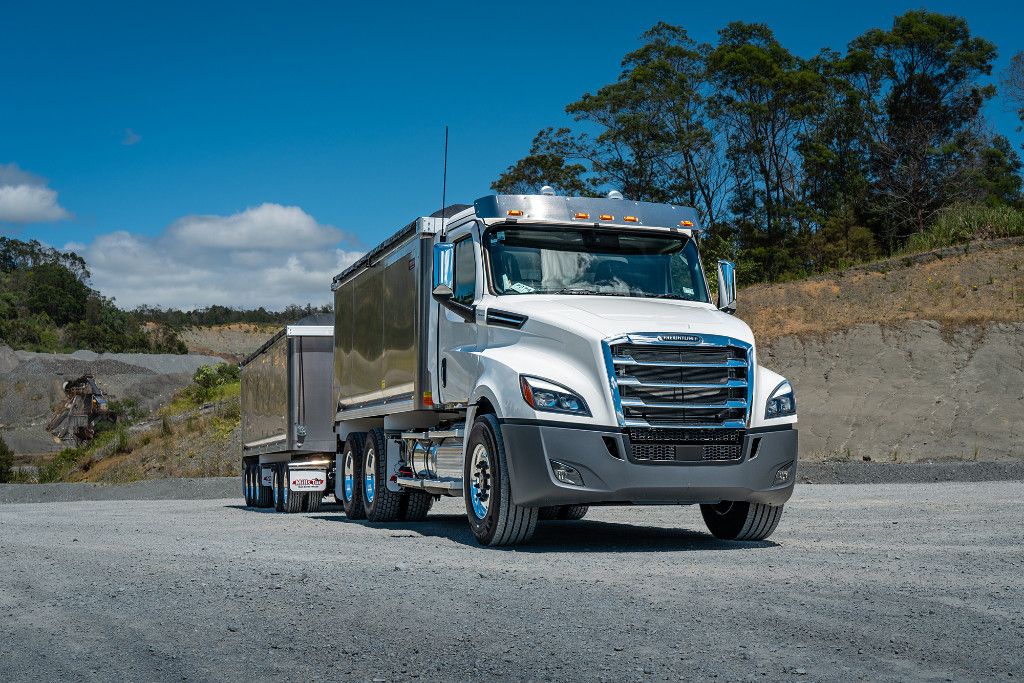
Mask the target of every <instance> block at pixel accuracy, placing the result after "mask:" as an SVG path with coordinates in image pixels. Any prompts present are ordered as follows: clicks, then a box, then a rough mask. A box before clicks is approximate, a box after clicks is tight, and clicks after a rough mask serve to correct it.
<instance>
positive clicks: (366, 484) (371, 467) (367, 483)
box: [363, 450, 377, 503]
mask: <svg viewBox="0 0 1024 683" xmlns="http://www.w3.org/2000/svg"><path fill="white" fill-rule="evenodd" d="M376 460H377V459H376V457H375V453H374V452H373V451H372V450H371V451H368V452H367V453H366V461H365V463H364V464H363V468H364V470H365V472H364V475H365V476H364V477H363V491H364V492H365V493H366V502H367V503H372V502H373V498H374V496H375V495H376V493H377V473H376V470H377V463H376Z"/></svg>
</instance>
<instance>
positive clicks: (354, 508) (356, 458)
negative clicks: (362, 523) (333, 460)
mask: <svg viewBox="0 0 1024 683" xmlns="http://www.w3.org/2000/svg"><path fill="white" fill-rule="evenodd" d="M365 443H366V435H365V434H363V433H361V432H352V433H351V434H349V435H348V438H347V439H345V444H344V445H343V446H342V447H341V459H340V462H339V463H337V466H336V468H335V469H336V474H335V476H337V477H341V494H342V495H341V498H339V499H338V502H339V503H341V507H343V508H344V509H345V516H346V517H348V518H349V519H366V508H364V507H363V446H364V445H365Z"/></svg>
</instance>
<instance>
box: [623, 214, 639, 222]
mask: <svg viewBox="0 0 1024 683" xmlns="http://www.w3.org/2000/svg"><path fill="white" fill-rule="evenodd" d="M622 220H624V221H626V222H627V223H639V222H640V219H639V218H637V217H636V216H623V217H622Z"/></svg>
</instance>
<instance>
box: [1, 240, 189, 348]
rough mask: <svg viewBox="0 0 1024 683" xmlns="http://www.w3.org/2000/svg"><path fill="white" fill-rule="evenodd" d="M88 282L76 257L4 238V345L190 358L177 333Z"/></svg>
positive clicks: (2, 318) (75, 255)
mask: <svg viewBox="0 0 1024 683" xmlns="http://www.w3.org/2000/svg"><path fill="white" fill-rule="evenodd" d="M88 277H89V271H88V269H87V268H86V265H85V261H84V260H83V259H82V258H81V257H80V256H78V255H77V254H74V253H72V252H62V251H57V250H55V249H51V248H49V247H43V246H42V245H41V244H39V243H38V242H35V241H33V242H21V241H19V240H15V239H10V238H6V237H3V238H0V341H2V342H4V343H6V344H9V345H10V346H12V347H13V348H16V349H27V350H30V351H44V352H60V351H70V350H75V349H90V350H92V351H99V352H142V353H187V352H188V349H187V347H186V346H185V343H184V342H183V341H182V340H181V339H180V338H179V337H178V335H177V334H176V333H175V332H174V331H173V330H171V329H168V328H166V327H160V326H152V327H147V326H146V325H144V324H143V323H144V321H143V320H142V318H141V317H139V316H137V315H135V314H131V313H126V312H124V311H122V310H120V309H118V308H117V307H116V306H115V305H114V302H113V301H112V300H110V299H107V298H105V297H103V296H102V295H100V294H99V293H98V292H95V291H93V290H92V289H91V288H90V287H89V286H88V284H87V280H88Z"/></svg>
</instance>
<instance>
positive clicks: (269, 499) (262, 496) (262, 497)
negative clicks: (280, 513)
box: [253, 463, 275, 508]
mask: <svg viewBox="0 0 1024 683" xmlns="http://www.w3.org/2000/svg"><path fill="white" fill-rule="evenodd" d="M253 469H254V470H256V473H255V477H256V492H257V493H256V507H261V508H272V507H274V505H275V503H274V489H273V487H271V486H264V485H263V467H261V466H260V465H259V463H257V464H256V466H255V467H254V468H253Z"/></svg>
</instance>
